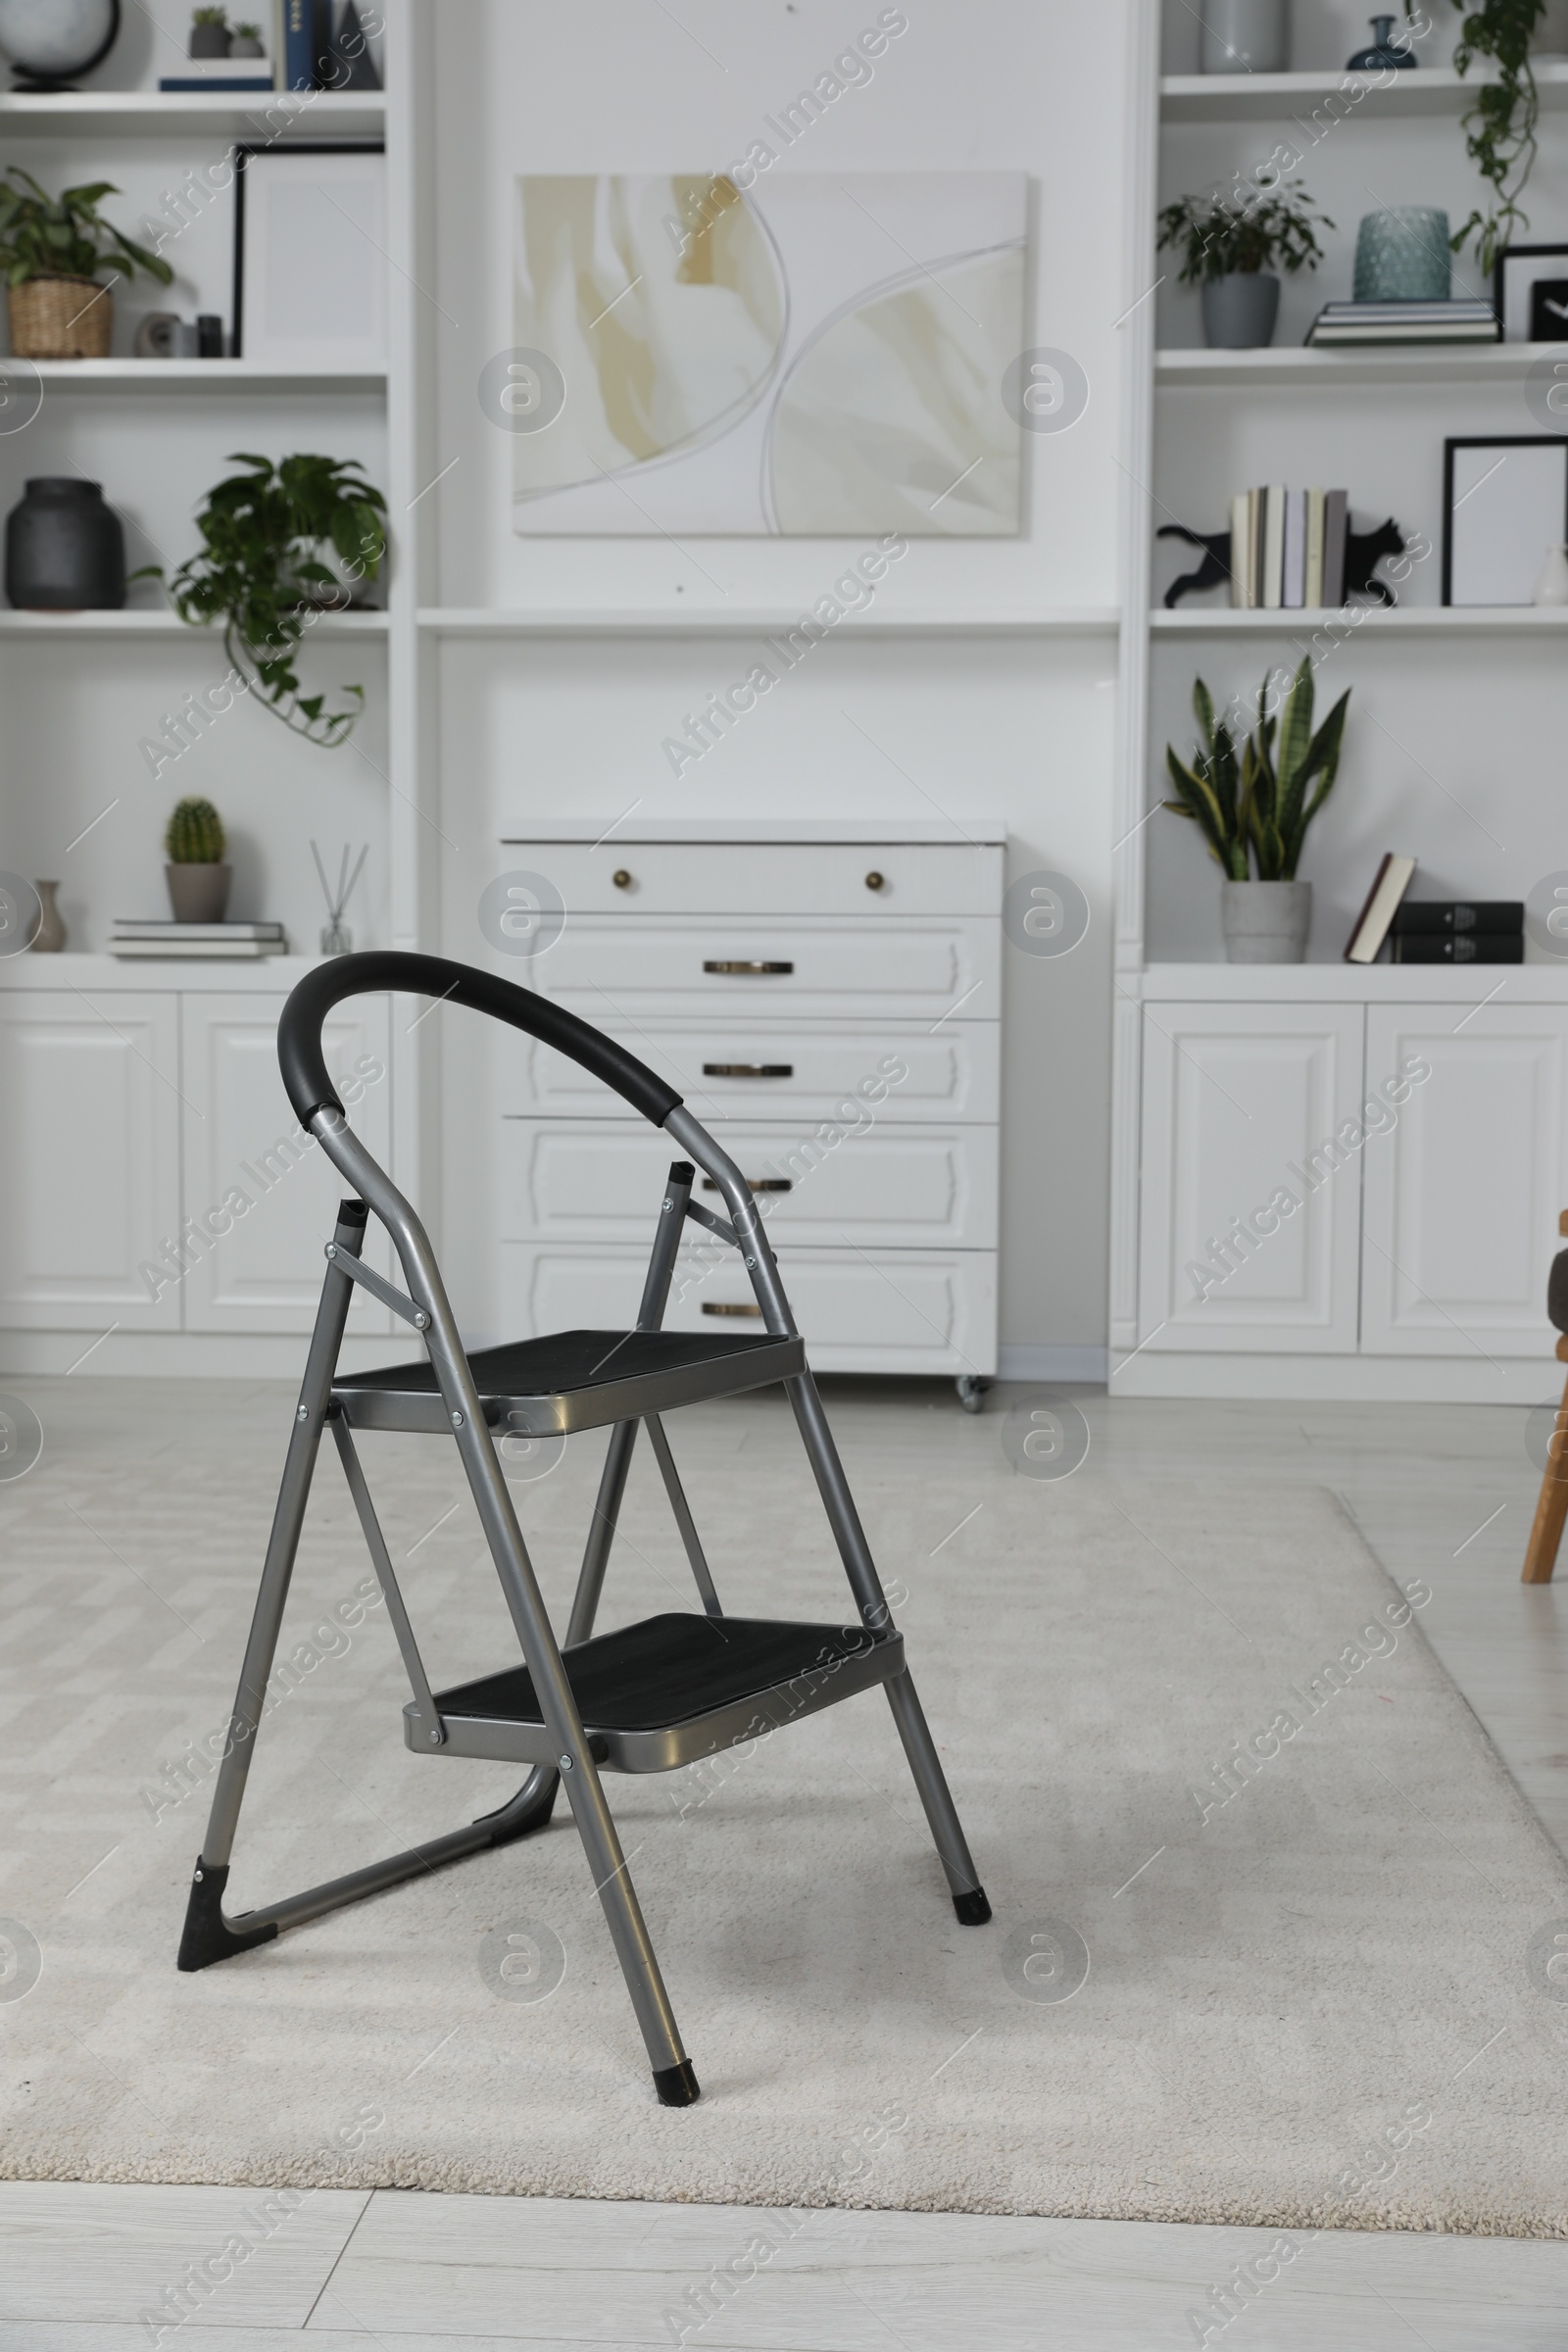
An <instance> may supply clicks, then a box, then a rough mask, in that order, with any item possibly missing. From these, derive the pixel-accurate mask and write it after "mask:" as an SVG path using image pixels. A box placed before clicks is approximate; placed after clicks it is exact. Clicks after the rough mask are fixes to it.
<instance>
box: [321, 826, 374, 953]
mask: <svg viewBox="0 0 1568 2352" xmlns="http://www.w3.org/2000/svg"><path fill="white" fill-rule="evenodd" d="M353 848H354V845H353V843H352V842H348V841H346V842H345V843H344V844H343V856H342V858H341V860H340V861H339V864H338V869H337V888H336V889H335V890H334V889H333V888H332V885H331V884H330V882H328V880H327V878H326V868H325V866H324V865H323V864H322V863H321V853H320V851H319V849H318V848H317V846H316V844H315V842H314V841H313V842H312V844H311V856H312V857H313V858H315V859H316V870H317V873H318V874H319V877H320V883H321V896H322V897H323V898H324V899H325V901H326V921H325V922H324V923H323V924H322V926H321V954H322V955H323V956H352V955H353V953H354V934H353V932H352V931H351V930H350V929H349V927H348V925H347V923H346V922H345V921H344V920H343V913H344V909H345V908H346V907H347V906H348V903H349V900H350V899H351V898H352V897H353V895H354V885H355V883H356V882H357V881H358V880H359V878H360V874H361V870H362V869H363V867H364V864H365V860H366V859H367V858H368V856H369V855H370V845H369V843H368V842H367V843H366V845H365V847H364V849H362V850H361V852H360V854H359V856H358V858H355V860H354V870H353V872H352V873H351V872H350V871H349V858H350V856H351V855H352V853H353Z"/></svg>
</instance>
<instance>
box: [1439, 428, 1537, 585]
mask: <svg viewBox="0 0 1568 2352" xmlns="http://www.w3.org/2000/svg"><path fill="white" fill-rule="evenodd" d="M1565 540H1568V436H1563V435H1557V434H1547V433H1534V434H1489V435H1487V436H1486V437H1485V438H1482V439H1477V440H1460V441H1446V442H1445V443H1444V445H1443V601H1444V603H1445V604H1446V605H1528V604H1529V603H1531V601H1532V599H1533V596H1534V592H1535V585H1536V581H1537V579H1538V578H1539V577H1540V573H1541V567H1542V564H1544V561H1545V557H1546V551H1547V549H1548V548H1549V547H1553V546H1561V545H1562V544H1563V543H1564V541H1565Z"/></svg>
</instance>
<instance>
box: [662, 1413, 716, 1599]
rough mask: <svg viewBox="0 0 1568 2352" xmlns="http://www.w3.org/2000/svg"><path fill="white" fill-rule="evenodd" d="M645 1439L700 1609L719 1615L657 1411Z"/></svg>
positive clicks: (678, 1473)
mask: <svg viewBox="0 0 1568 2352" xmlns="http://www.w3.org/2000/svg"><path fill="white" fill-rule="evenodd" d="M648 1442H649V1444H650V1445H651V1446H652V1447H653V1449H654V1454H655V1457H656V1459H657V1460H658V1463H659V1468H660V1473H661V1475H662V1478H663V1481H664V1493H665V1494H666V1495H668V1496H669V1507H670V1509H671V1510H672V1511H673V1512H674V1514H675V1525H676V1526H677V1527H678V1528H679V1529H680V1540H681V1542H682V1543H683V1544H685V1546H686V1557H687V1559H688V1560H689V1561H690V1562H691V1571H692V1575H693V1576H694V1577H695V1578H696V1580H697V1590H698V1592H699V1593H701V1595H702V1601H703V1608H704V1610H705V1612H706V1613H707V1614H708V1615H709V1616H710V1617H722V1616H723V1614H724V1612H723V1609H722V1608H721V1607H720V1606H719V1599H718V1594H717V1593H716V1591H715V1590H714V1587H713V1579H712V1575H711V1571H710V1569H709V1565H708V1557H707V1554H706V1553H705V1552H704V1550H703V1540H702V1538H701V1536H699V1534H698V1533H697V1523H696V1521H695V1520H694V1519H693V1517H692V1514H691V1506H690V1504H689V1503H688V1502H687V1500H686V1490H685V1488H684V1487H683V1486H682V1485H681V1483H680V1472H679V1471H678V1470H677V1469H676V1467H675V1457H674V1455H673V1454H672V1453H671V1452H670V1450H669V1440H668V1439H667V1438H666V1437H665V1435H664V1424H663V1423H662V1421H661V1419H660V1418H659V1415H658V1414H657V1413H650V1414H649V1416H648Z"/></svg>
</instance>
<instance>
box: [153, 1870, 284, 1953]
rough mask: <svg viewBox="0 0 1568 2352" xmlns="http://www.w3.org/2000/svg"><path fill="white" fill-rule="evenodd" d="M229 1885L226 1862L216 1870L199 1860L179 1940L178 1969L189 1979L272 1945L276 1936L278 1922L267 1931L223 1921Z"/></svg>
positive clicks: (269, 1923)
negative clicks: (199, 1971) (195, 1973)
mask: <svg viewBox="0 0 1568 2352" xmlns="http://www.w3.org/2000/svg"><path fill="white" fill-rule="evenodd" d="M227 1885H228V1864H227V1863H226V1862H224V1863H223V1864H221V1867H220V1868H218V1869H216V1870H215V1869H213V1868H212V1867H211V1866H210V1865H209V1864H208V1863H206V1862H203V1861H200V1860H198V1862H197V1864H196V1875H195V1877H194V1878H193V1879H192V1880H191V1883H190V1901H189V1903H188V1904H187V1905H186V1907H185V1933H184V1934H183V1936H181V1937H180V1939H179V1960H178V1962H177V1966H179V1967H180V1968H182V1969H184V1971H185V1972H186V1974H187V1975H189V1974H190V1973H191V1971H192V1970H194V1969H198V1968H211V1967H212V1965H213V1962H214V1961H215V1960H232V1959H233V1957H234V1954H235V1953H236V1952H249V1951H254V1950H255V1948H256V1946H257V1944H259V1943H270V1942H271V1941H272V1939H273V1937H274V1936H276V1934H277V1922H276V1920H275V1919H274V1920H269V1922H268V1924H267V1926H266V1927H265V1928H245V1927H239V1928H231V1927H230V1926H229V1924H228V1922H227V1920H226V1919H225V1918H224V1917H223V1888H224V1887H226V1886H227Z"/></svg>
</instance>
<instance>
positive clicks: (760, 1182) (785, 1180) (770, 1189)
mask: <svg viewBox="0 0 1568 2352" xmlns="http://www.w3.org/2000/svg"><path fill="white" fill-rule="evenodd" d="M746 1189H747V1191H748V1192H752V1193H793V1192H794V1190H795V1179H794V1177H793V1176H748V1177H747V1179H746ZM703 1190H704V1192H705V1193H716V1192H717V1190H718V1187H717V1185H716V1184H715V1183H714V1182H713V1179H712V1178H711V1176H705V1177H704V1178H703Z"/></svg>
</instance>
